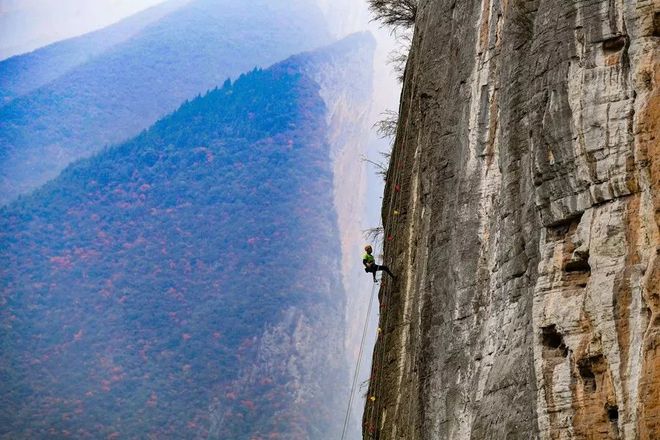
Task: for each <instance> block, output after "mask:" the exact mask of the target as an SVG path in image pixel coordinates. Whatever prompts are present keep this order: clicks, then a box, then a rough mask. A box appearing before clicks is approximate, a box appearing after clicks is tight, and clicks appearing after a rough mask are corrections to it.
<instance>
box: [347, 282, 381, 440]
mask: <svg viewBox="0 0 660 440" xmlns="http://www.w3.org/2000/svg"><path fill="white" fill-rule="evenodd" d="M375 291H376V283H374V284H373V286H371V295H370V298H369V307H368V308H367V316H366V318H365V319H364V330H363V331H362V342H360V351H359V353H358V358H357V363H356V365H355V374H354V375H353V385H352V386H351V394H350V396H348V407H347V408H346V417H345V418H344V428H343V429H342V432H341V440H344V439H345V437H346V430H347V429H348V422H349V421H350V419H351V407H352V406H353V394H355V387H356V386H357V382H358V377H359V374H360V364H361V363H362V352H363V351H364V343H365V341H366V339H367V330H368V328H369V317H370V316H371V307H372V305H373V303H374V292H375Z"/></svg>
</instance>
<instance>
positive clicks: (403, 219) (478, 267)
mask: <svg viewBox="0 0 660 440" xmlns="http://www.w3.org/2000/svg"><path fill="white" fill-rule="evenodd" d="M659 37H660V4H658V2H654V1H651V0H637V1H627V0H626V1H623V0H617V1H605V0H589V1H586V0H585V1H567V0H547V1H538V0H528V1H522V0H516V1H514V0H481V1H471V2H457V1H455V0H434V1H430V0H421V1H420V5H419V11H418V15H417V22H416V27H415V36H414V40H413V47H412V50H411V54H410V58H409V61H408V66H407V69H406V76H405V82H404V91H403V95H402V104H401V108H400V123H399V130H398V134H397V140H396V144H395V148H394V152H393V156H392V162H391V166H390V171H389V175H388V185H387V188H386V194H385V202H384V206H383V212H382V214H383V224H384V225H385V228H386V234H385V235H386V237H387V240H386V243H385V252H386V255H385V258H386V264H389V265H390V267H392V268H393V269H394V271H395V273H398V274H400V275H399V277H398V279H397V280H396V282H395V283H393V284H390V285H387V286H384V287H383V289H382V290H381V293H380V297H381V324H380V326H381V328H382V332H381V334H380V337H379V340H378V342H377V344H376V350H375V353H374V365H373V370H372V380H371V383H370V390H369V396H370V399H368V400H367V406H366V411H365V415H364V437H365V438H378V439H503V438H507V439H530V438H538V439H553V440H554V439H608V438H611V439H616V438H625V439H638V438H639V439H657V438H660V261H659V254H660V235H659V229H658V223H659V221H660V140H659V139H658V135H659V133H660V128H659V124H660V91H659V90H660V63H659V62H658V58H659V55H658V41H659ZM397 213H398V215H397Z"/></svg>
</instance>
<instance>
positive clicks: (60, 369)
mask: <svg viewBox="0 0 660 440" xmlns="http://www.w3.org/2000/svg"><path fill="white" fill-rule="evenodd" d="M206 3H207V2H197V4H198V5H204V4H206ZM195 11H196V12H195ZM207 12H208V11H207ZM189 13H190V14H192V15H198V14H203V13H204V10H203V9H195V8H193V9H192V10H191V11H190V12H189ZM218 18H219V17H218ZM156 29H158V28H156ZM262 31H263V30H262ZM150 32H156V30H152V31H150ZM150 32H147V33H145V34H144V35H143V37H142V38H146V35H147V34H149V33H150ZM168 32H169V31H168ZM297 32H302V31H301V30H298V31H297ZM163 38H165V36H163ZM237 41H238V40H236V42H237ZM349 41H350V43H347V42H340V43H338V44H336V45H334V46H331V47H329V48H327V49H323V50H319V51H316V52H312V53H308V54H303V55H300V56H297V57H293V58H291V59H289V60H288V61H286V62H283V63H280V64H277V65H275V66H273V67H271V68H269V69H267V70H253V71H251V72H250V73H247V74H245V75H242V76H241V77H240V78H238V79H237V80H236V81H234V82H230V81H226V82H225V83H224V85H222V86H221V87H218V88H215V89H213V90H212V91H210V92H209V93H207V94H205V95H204V96H203V97H198V98H195V99H193V100H191V101H189V102H186V103H184V104H183V105H181V106H180V108H179V109H178V110H177V111H176V112H174V113H172V114H171V115H170V116H167V117H165V118H164V119H162V120H160V121H158V122H157V123H156V124H155V125H153V126H152V127H151V128H149V129H148V130H146V131H144V132H143V133H141V134H139V135H138V136H137V137H135V138H133V139H132V140H129V141H127V142H125V143H122V144H120V145H117V146H115V147H112V148H109V149H106V150H104V151H102V152H101V153H100V154H98V155H96V156H94V157H92V158H89V159H84V160H81V161H78V162H76V163H75V164H73V165H70V166H69V167H68V168H67V169H66V170H65V171H64V172H63V173H62V174H61V175H60V176H59V177H58V178H56V179H55V180H53V181H51V182H49V183H47V184H46V185H45V186H43V187H42V188H40V189H38V190H36V191H34V192H33V193H32V194H31V195H29V196H24V197H21V198H20V199H19V200H17V201H15V202H13V203H11V204H10V205H8V206H5V207H4V208H2V209H1V210H0V249H1V251H0V328H1V330H0V395H1V396H2V405H1V406H2V410H1V411H0V438H47V437H48V438H66V437H71V438H80V439H85V438H89V439H97V438H145V439H147V438H157V439H167V438H171V439H181V438H210V439H251V438H263V439H266V438H269V439H277V438H280V439H306V438H310V439H320V438H334V437H338V435H337V434H338V429H339V428H340V426H339V425H340V423H341V420H342V417H343V412H342V409H343V405H344V403H345V402H344V401H343V400H342V399H343V397H344V396H346V392H347V390H345V389H344V387H345V385H346V383H347V380H346V379H347V375H348V369H347V365H346V364H345V357H344V354H343V344H344V335H343V328H344V322H343V320H344V301H345V295H344V292H343V290H342V284H341V270H340V248H339V239H338V229H337V218H336V213H335V207H334V204H333V172H332V166H333V164H332V162H331V159H330V144H329V141H328V136H329V124H330V123H331V121H330V117H329V116H330V115H329V113H328V107H327V104H326V103H327V102H330V100H329V98H331V95H332V94H341V93H346V90H341V87H339V86H338V85H337V84H341V83H342V82H341V81H338V80H337V81H334V83H335V86H334V87H327V84H332V83H333V81H332V78H329V77H328V76H329V75H332V74H333V72H332V70H328V69H325V66H328V65H330V64H332V65H334V66H341V65H345V66H347V69H349V71H350V69H351V68H355V67H354V66H356V65H363V63H364V62H365V56H369V54H371V55H373V41H372V39H371V37H369V36H368V35H358V36H354V37H352V38H351V39H350V40H349ZM172 44H174V42H172ZM212 45H213V44H212V42H210V43H209V46H212ZM165 46H167V44H166V45H165ZM129 49H130V50H134V53H135V54H136V56H137V54H139V53H145V52H144V50H142V49H144V47H143V48H142V49H140V48H135V47H134V46H131V47H130V48H129V47H127V48H125V49H124V50H122V51H120V52H119V53H122V54H125V53H126V51H128V50H129ZM147 53H149V51H147ZM235 55H236V54H234V56H235ZM264 56H265V54H264ZM111 58H112V56H110V55H108V58H104V59H105V60H106V61H105V62H109V61H108V60H109V59H111ZM129 58H130V57H128V58H123V57H119V58H117V59H116V63H119V64H116V66H117V67H118V66H119V65H120V64H121V61H119V60H126V59H129ZM192 58H194V57H192ZM191 62H192V61H191ZM246 62H248V61H246ZM324 63H325V64H324ZM320 66H324V67H323V73H324V74H325V78H324V81H323V82H324V83H325V84H326V86H324V87H323V88H322V87H321V85H320V83H319V81H320V80H319V75H320V74H321V73H322V72H321V69H320ZM351 66H353V67H351ZM189 67H190V66H189ZM88 68H89V66H87V67H84V68H81V69H78V70H77V73H76V74H75V75H74V74H72V75H71V76H69V78H74V77H76V76H77V75H82V74H83V72H86V71H87V69H88ZM173 70H176V69H175V68H174V67H173ZM93 71H95V69H91V70H90V71H89V74H90V76H89V77H86V78H87V79H88V80H89V78H92V76H91V75H92V73H91V72H93ZM340 71H341V69H337V71H336V72H337V74H338V72H340ZM181 74H182V73H181ZM175 76H176V75H175ZM368 77H369V76H368V75H367V76H356V77H355V78H354V82H353V83H352V84H347V86H346V87H347V88H349V90H351V88H352V87H356V89H366V90H369V89H370V84H364V87H361V88H360V87H358V85H357V84H356V82H357V81H364V80H365V79H367V78H368ZM212 78H213V74H211V73H208V75H207V79H208V80H211V79H212ZM67 81H68V80H67ZM172 81H174V80H172ZM101 82H102V81H101V80H100V79H99V84H100V83H101ZM119 85H120V84H118V86H119ZM126 86H127V87H126V90H134V91H135V93H136V94H137V95H139V94H140V93H146V92H140V91H139V90H137V89H133V88H132V87H129V86H128V85H126ZM49 87H54V86H53V85H51V86H49ZM61 90H64V89H61ZM322 94H325V95H326V96H325V98H326V99H325V100H324V99H323V98H322V96H321V95H322ZM76 96H83V95H76ZM21 99H22V98H19V99H17V100H16V101H17V102H18V101H20V100H21ZM165 101H168V102H169V98H168V99H167V100H166V99H164V100H163V102H165ZM116 104H117V105H119V104H118V103H116ZM163 105H165V104H163ZM13 106H14V103H11V104H10V106H9V107H12V108H15V107H13ZM154 114H155V112H154ZM99 148H100V145H97V146H96V147H93V148H92V147H89V148H87V149H86V151H87V152H89V151H93V150H95V149H99ZM82 150H84V148H83V147H82V146H80V149H79V150H77V151H82Z"/></svg>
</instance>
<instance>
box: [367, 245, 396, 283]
mask: <svg viewBox="0 0 660 440" xmlns="http://www.w3.org/2000/svg"><path fill="white" fill-rule="evenodd" d="M364 250H365V252H366V253H365V254H364V256H363V257H362V264H364V271H365V272H367V273H371V274H372V275H373V276H374V283H377V282H378V280H376V272H378V271H381V270H382V271H385V272H387V274H388V275H389V276H391V277H392V278H396V277H395V276H394V274H393V273H392V272H390V269H389V268H388V267H387V266H379V265H377V264H376V259H375V258H374V256H373V255H371V253H372V252H373V251H374V250H373V249H372V247H371V245H369V244H368V245H366V246H365V247H364Z"/></svg>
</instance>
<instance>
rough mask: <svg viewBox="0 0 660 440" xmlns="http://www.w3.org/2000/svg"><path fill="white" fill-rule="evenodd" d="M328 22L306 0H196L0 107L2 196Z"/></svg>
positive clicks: (301, 42) (267, 60) (289, 47)
mask: <svg viewBox="0 0 660 440" xmlns="http://www.w3.org/2000/svg"><path fill="white" fill-rule="evenodd" d="M116 26H119V25H116ZM325 29H326V26H325V23H324V19H323V17H322V14H321V12H320V11H319V10H318V8H317V7H316V6H315V5H314V4H313V3H312V2H308V1H306V0H294V1H289V0H286V1H285V0H275V1H273V0H255V1H252V2H249V3H245V2H238V1H235V0H192V1H191V2H189V3H188V4H187V5H185V6H183V7H181V8H179V9H176V10H175V11H174V12H173V13H171V14H169V15H166V16H165V17H163V18H162V19H160V20H158V21H156V22H155V23H153V24H151V25H149V26H147V27H145V28H144V29H143V30H141V31H140V32H139V33H138V34H136V35H135V36H134V37H132V38H130V39H128V40H126V41H124V42H122V43H121V44H117V45H115V46H112V47H111V48H109V49H108V50H107V51H105V52H103V53H102V54H99V55H97V56H95V57H94V58H93V59H91V60H90V61H89V62H86V63H83V64H81V65H79V66H77V67H76V68H74V69H71V70H70V71H68V72H67V73H66V74H64V75H62V76H60V77H59V78H57V79H54V80H53V81H51V82H49V83H48V84H45V85H43V86H42V87H40V88H38V89H36V90H34V91H33V92H31V93H29V94H27V95H24V96H22V97H19V98H16V99H14V100H13V101H11V102H10V103H9V104H7V105H5V106H4V107H2V108H0V203H3V202H4V203H6V202H7V201H9V200H12V199H14V198H15V197H16V196H17V195H18V194H21V193H25V192H27V191H29V190H30V189H32V188H35V187H36V186H38V185H39V184H41V183H43V182H45V181H46V180H48V179H50V178H53V177H55V176H56V175H57V174H58V173H59V172H60V171H61V170H62V169H63V168H64V167H65V166H66V165H67V164H68V163H70V162H71V161H73V160H75V159H77V158H80V157H85V156H88V155H89V154H91V153H93V152H95V151H98V149H99V148H101V147H103V146H104V145H108V144H112V143H116V142H119V141H122V140H124V139H127V138H129V137H131V136H134V135H136V134H137V133H139V132H140V131H141V130H143V129H144V128H146V127H148V126H149V125H150V124H152V123H154V122H155V121H156V120H157V119H158V118H160V117H162V116H163V115H165V114H167V113H168V112H171V111H173V110H174V109H175V108H176V107H177V106H178V105H179V104H180V103H181V102H183V100H185V99H188V98H191V97H194V96H195V95H197V94H199V93H204V92H205V91H207V90H208V89H211V88H213V87H215V86H216V85H219V84H221V83H222V81H224V80H225V79H226V78H227V77H233V76H236V75H238V74H239V73H241V72H245V71H248V70H250V69H252V68H254V67H255V66H267V65H269V64H272V63H274V62H276V61H278V60H281V59H284V58H286V57H288V56H290V55H292V54H294V53H298V52H301V51H304V50H309V49H313V48H316V47H319V46H321V45H323V44H327V43H328V42H329V36H328V33H327V31H326V30H325ZM89 38H94V36H93V34H92V35H91V36H89ZM79 44H84V38H83V40H80V42H79ZM44 50H46V49H44ZM38 54H39V52H36V53H35V54H34V57H36V58H38V57H37V56H38ZM16 74H17V75H20V72H16Z"/></svg>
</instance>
